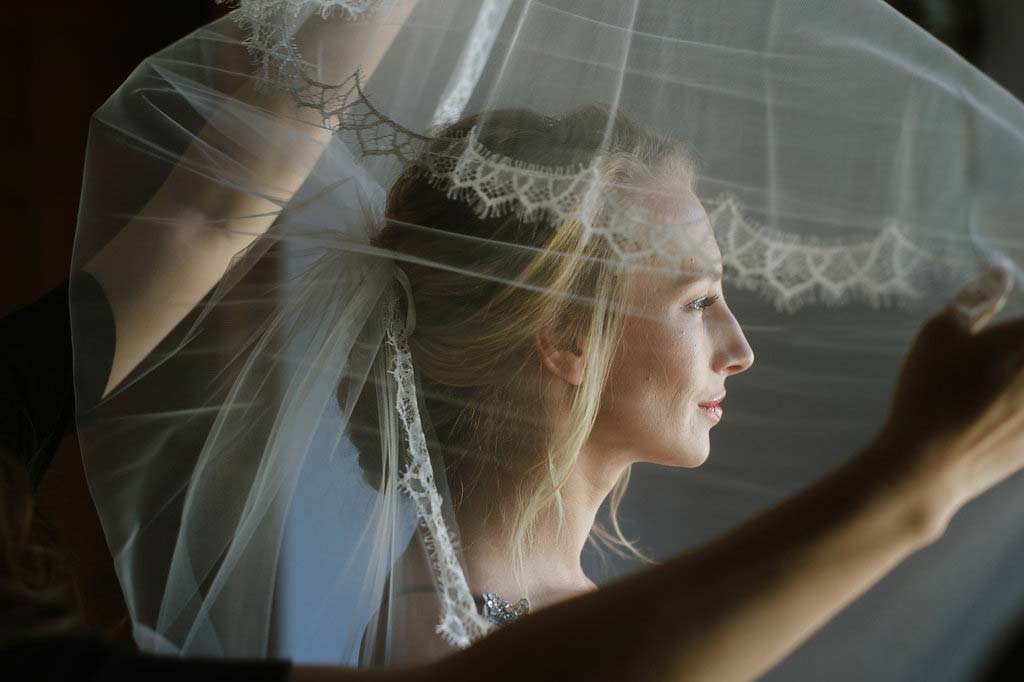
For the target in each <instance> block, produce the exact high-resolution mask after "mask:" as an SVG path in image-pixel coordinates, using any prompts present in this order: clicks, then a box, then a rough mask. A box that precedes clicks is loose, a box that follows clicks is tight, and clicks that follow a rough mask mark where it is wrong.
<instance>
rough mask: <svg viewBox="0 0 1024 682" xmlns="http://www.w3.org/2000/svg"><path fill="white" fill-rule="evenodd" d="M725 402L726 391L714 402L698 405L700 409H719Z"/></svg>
mask: <svg viewBox="0 0 1024 682" xmlns="http://www.w3.org/2000/svg"><path fill="white" fill-rule="evenodd" d="M723 400H725V391H722V395H720V396H718V397H717V398H715V399H714V400H709V401H707V402H706V403H697V406H698V407H718V406H719V405H721V404H722V401H723Z"/></svg>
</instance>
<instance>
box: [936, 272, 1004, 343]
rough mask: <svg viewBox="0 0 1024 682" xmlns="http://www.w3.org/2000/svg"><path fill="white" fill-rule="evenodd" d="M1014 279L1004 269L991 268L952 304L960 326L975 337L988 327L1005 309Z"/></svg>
mask: <svg viewBox="0 0 1024 682" xmlns="http://www.w3.org/2000/svg"><path fill="white" fill-rule="evenodd" d="M1012 290H1013V278H1012V277H1011V276H1010V274H1009V272H1007V270H1006V269H1005V268H1003V267H999V266H995V267H991V268H989V269H988V270H987V271H986V272H985V274H984V275H982V276H981V277H980V278H979V279H978V280H976V281H974V282H972V283H971V284H968V285H967V286H966V287H964V288H963V289H961V290H960V292H959V293H958V294H957V295H956V296H955V297H954V298H953V301H952V302H951V303H950V310H951V311H952V313H953V316H954V318H955V319H956V320H957V321H958V323H959V324H960V325H961V326H962V327H963V328H964V329H966V330H967V331H969V332H971V333H972V334H974V333H977V332H978V331H980V330H981V329H983V328H984V327H985V325H986V324H988V322H989V321H990V320H991V319H992V318H993V317H995V316H996V315H998V314H999V311H1000V310H1002V309H1003V306H1005V305H1006V301H1007V299H1008V298H1009V297H1010V291H1012Z"/></svg>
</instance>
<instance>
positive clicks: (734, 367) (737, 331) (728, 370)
mask: <svg viewBox="0 0 1024 682" xmlns="http://www.w3.org/2000/svg"><path fill="white" fill-rule="evenodd" d="M722 310H723V312H724V313H725V315H724V316H723V319H722V320H721V322H720V324H719V325H718V329H717V332H718V333H717V334H716V338H715V344H716V346H717V349H716V350H717V352H716V353H715V355H714V367H713V369H714V371H715V372H716V373H719V374H724V375H726V376H731V375H733V374H739V373H740V372H744V371H746V370H748V369H750V366H751V365H753V364H754V351H753V349H752V348H751V347H750V344H749V343H747V337H746V336H744V334H743V330H742V329H741V328H740V323H739V321H738V320H737V319H736V317H735V316H734V315H733V314H732V311H731V310H729V308H728V307H727V306H724V305H723V306H722Z"/></svg>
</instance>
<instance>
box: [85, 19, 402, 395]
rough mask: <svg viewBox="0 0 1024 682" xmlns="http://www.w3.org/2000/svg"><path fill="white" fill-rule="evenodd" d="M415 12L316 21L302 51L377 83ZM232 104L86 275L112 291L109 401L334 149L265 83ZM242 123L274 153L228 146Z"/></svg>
mask: <svg viewBox="0 0 1024 682" xmlns="http://www.w3.org/2000/svg"><path fill="white" fill-rule="evenodd" d="M415 5H416V0H406V2H402V3H398V4H397V5H395V6H394V7H392V8H391V9H389V10H387V12H386V13H382V15H381V16H379V17H376V18H373V19H371V20H370V22H372V23H370V24H368V23H367V22H362V21H355V22H353V21H344V20H342V19H340V18H333V19H328V20H323V19H319V18H317V17H314V19H313V20H311V21H309V22H307V23H306V24H305V25H304V26H303V28H302V29H300V31H299V33H298V34H297V36H296V42H297V43H298V45H299V47H300V49H301V48H302V47H304V46H309V48H310V49H313V48H314V47H315V48H317V50H318V52H317V54H318V56H319V57H320V59H321V64H322V65H326V64H330V66H331V73H317V74H314V75H315V76H317V77H320V78H324V79H325V80H328V81H329V80H331V79H334V78H337V79H338V80H343V79H344V78H345V77H347V76H348V75H351V74H352V73H353V72H354V71H355V70H356V68H357V67H358V68H360V69H361V70H362V72H363V76H364V77H366V78H368V77H369V76H370V75H371V74H372V73H373V71H374V70H375V69H376V67H377V65H378V64H379V62H380V60H381V59H382V58H383V56H384V54H385V53H386V51H387V49H388V48H389V47H390V45H391V42H392V41H393V40H394V38H395V36H396V35H397V33H398V30H399V27H400V25H401V24H402V22H403V21H404V19H405V18H406V17H407V16H408V13H409V12H411V11H412V9H413V7H414V6H415ZM325 50H333V51H334V52H332V53H329V54H325ZM321 71H323V69H321ZM225 102H226V103H227V104H226V105H225V106H223V107H222V108H221V109H220V110H218V111H216V112H214V113H213V114H212V115H211V116H210V119H209V120H208V121H207V123H206V124H205V125H204V127H203V128H202V129H201V130H200V131H199V133H198V134H197V135H196V139H195V141H194V142H193V143H192V144H191V145H190V146H189V147H188V149H187V150H186V151H185V153H184V154H183V155H182V157H181V159H180V161H179V162H178V164H177V166H176V167H175V168H174V170H173V171H172V172H171V173H170V175H169V176H168V178H167V180H166V181H165V182H164V183H163V185H161V187H160V189H159V190H158V191H157V193H156V194H155V195H154V196H153V197H152V199H151V200H150V201H149V202H148V203H147V204H146V206H145V207H144V208H143V209H142V210H141V211H140V213H139V215H137V216H136V217H134V218H133V219H132V220H131V221H130V222H129V223H128V224H127V225H126V226H125V227H124V228H123V229H122V230H121V231H120V232H118V234H117V235H115V236H114V237H113V239H111V241H110V242H108V243H107V245H105V246H104V247H103V249H101V250H100V251H99V252H98V253H97V254H96V255H95V256H94V257H93V258H92V259H91V260H90V261H89V262H88V263H87V264H86V265H85V267H84V269H85V270H86V271H87V272H89V273H90V274H92V275H93V276H94V277H95V278H96V279H97V280H98V281H99V282H100V284H101V285H102V286H103V289H104V291H105V292H106V294H107V297H108V300H109V302H110V306H111V310H112V311H113V314H114V320H115V326H116V334H115V336H116V345H115V353H114V360H113V364H112V370H111V374H110V378H109V381H108V383H107V387H106V390H105V391H104V395H105V394H106V393H107V392H109V391H110V390H111V389H113V388H114V387H115V386H117V385H118V384H119V383H120V382H121V381H122V380H123V379H124V378H125V377H126V376H127V375H128V374H129V373H130V372H131V371H132V370H133V369H134V368H135V367H137V366H138V364H139V363H140V362H141V361H142V359H143V358H145V357H146V356H147V355H148V354H149V353H151V352H152V351H153V349H154V348H156V346H157V344H158V343H159V342H160V341H161V340H162V339H163V338H165V337H166V336H167V334H169V333H170V332H171V330H172V329H174V327H175V326H176V325H177V324H178V323H180V322H181V321H182V320H183V319H184V318H185V316H186V315H187V314H188V313H189V311H191V310H192V309H193V308H194V307H195V306H196V305H197V304H198V303H199V301H200V300H202V298H203V297H204V296H206V295H207V294H208V293H209V292H210V290H211V289H212V288H213V287H214V286H215V285H216V284H217V282H218V281H220V279H221V277H222V276H223V275H224V274H225V272H226V270H227V268H228V266H229V264H230V263H231V259H232V258H233V257H234V256H235V255H236V254H237V253H239V252H240V251H242V250H244V249H245V248H247V247H248V246H250V245H251V244H252V243H253V242H254V241H255V240H256V239H257V238H258V237H259V236H260V235H262V234H264V233H266V231H267V230H268V229H269V228H270V227H271V225H273V223H274V221H275V220H276V218H277V216H278V214H279V212H280V208H281V206H283V205H284V204H286V203H287V202H288V201H289V199H290V198H291V197H292V196H293V195H294V193H295V192H296V191H298V189H299V188H300V187H301V185H302V183H303V182H305V180H306V178H307V176H308V174H309V172H310V170H311V169H312V168H313V167H314V165H315V164H316V163H317V160H318V159H319V157H320V155H321V153H322V152H323V150H324V148H325V147H326V146H327V144H328V143H329V142H330V139H331V131H330V130H329V129H328V128H326V127H324V122H323V120H322V119H321V113H320V112H319V111H316V110H313V109H309V108H301V107H297V106H296V104H295V101H294V100H293V98H292V96H291V94H290V93H288V92H285V91H281V90H279V89H275V88H272V87H267V86H265V84H261V83H260V82H259V81H258V80H256V79H249V80H247V81H246V82H245V84H243V85H242V86H240V87H239V88H237V89H236V90H234V91H233V92H232V93H231V94H230V96H229V97H226V99H225ZM240 116H242V117H245V118H246V119H250V120H257V121H258V120H264V121H267V124H268V126H271V127H273V130H274V135H273V137H274V139H273V140H268V142H272V143H268V144H260V143H259V141H256V142H255V143H254V141H253V140H251V139H232V138H231V137H229V136H227V135H226V134H225V132H224V131H228V130H234V131H241V130H248V128H247V126H248V125H249V120H245V121H241V123H240V122H239V117H240ZM236 134H238V133H236ZM211 158H213V159H217V158H221V159H230V160H231V162H230V164H228V167H230V168H232V169H234V170H233V171H232V173H233V174H232V175H231V176H230V177H223V178H219V177H213V178H212V177H210V174H211V173H212V172H215V171H210V170H209V169H208V168H207V166H208V165H209V164H210V159H211ZM238 169H243V170H238ZM217 172H219V171H217Z"/></svg>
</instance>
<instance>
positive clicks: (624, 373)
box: [608, 319, 702, 419]
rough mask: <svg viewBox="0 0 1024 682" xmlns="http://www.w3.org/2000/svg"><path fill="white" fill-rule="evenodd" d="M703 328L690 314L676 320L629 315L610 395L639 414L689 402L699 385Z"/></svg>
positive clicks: (661, 411)
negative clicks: (629, 318) (631, 316)
mask: <svg viewBox="0 0 1024 682" xmlns="http://www.w3.org/2000/svg"><path fill="white" fill-rule="evenodd" d="M701 333H702V330H701V328H700V326H699V325H694V324H692V323H691V321H689V320H683V321H681V322H675V323H671V324H669V323H663V322H655V321H651V320H633V319H631V320H629V321H627V323H626V326H625V328H624V329H623V339H622V344H621V346H620V349H619V353H618V355H617V357H616V360H615V362H614V363H613V365H612V371H611V374H610V376H609V381H608V385H609V394H608V398H609V399H610V402H611V404H612V405H615V406H617V407H619V408H626V410H627V411H628V412H631V413H633V417H634V418H636V417H637V416H638V415H637V414H636V413H637V412H638V411H640V412H642V414H641V415H639V416H640V417H641V418H643V417H647V418H653V419H657V418H660V417H663V416H664V415H665V413H666V411H672V410H674V409H677V408H678V405H679V403H680V401H686V402H690V398H691V396H692V395H693V394H694V392H695V391H697V389H698V388H699V386H698V381H697V379H698V377H697V371H696V370H697V359H698V357H699V355H700V339H701Z"/></svg>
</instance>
